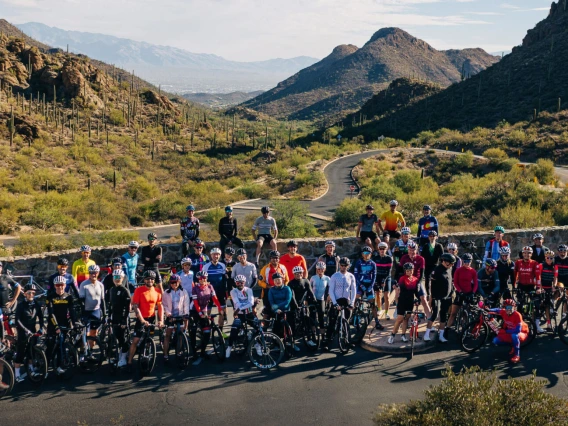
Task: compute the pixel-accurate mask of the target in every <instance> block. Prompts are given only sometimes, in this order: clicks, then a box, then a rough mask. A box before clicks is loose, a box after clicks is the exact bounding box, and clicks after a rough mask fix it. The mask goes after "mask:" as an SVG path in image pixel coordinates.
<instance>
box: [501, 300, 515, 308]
mask: <svg viewBox="0 0 568 426" xmlns="http://www.w3.org/2000/svg"><path fill="white" fill-rule="evenodd" d="M505 306H512V307H513V308H514V307H515V306H517V303H516V302H515V301H514V300H513V299H505V300H504V301H503V307H505Z"/></svg>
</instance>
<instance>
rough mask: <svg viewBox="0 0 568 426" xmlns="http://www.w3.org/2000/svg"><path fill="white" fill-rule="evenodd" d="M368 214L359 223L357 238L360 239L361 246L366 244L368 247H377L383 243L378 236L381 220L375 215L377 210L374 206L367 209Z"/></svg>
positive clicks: (361, 217)
mask: <svg viewBox="0 0 568 426" xmlns="http://www.w3.org/2000/svg"><path fill="white" fill-rule="evenodd" d="M366 210H367V213H366V214H363V215H361V216H360V217H359V223H358V225H357V232H356V235H355V236H356V237H357V238H360V242H361V244H366V245H368V246H373V247H377V244H379V243H380V242H381V239H380V238H379V236H378V234H379V233H380V230H379V224H380V221H379V218H378V217H377V215H376V214H375V208H374V207H373V206H372V205H370V204H369V205H368V206H367V207H366ZM373 227H374V228H376V231H377V232H376V233H375V232H374V231H373Z"/></svg>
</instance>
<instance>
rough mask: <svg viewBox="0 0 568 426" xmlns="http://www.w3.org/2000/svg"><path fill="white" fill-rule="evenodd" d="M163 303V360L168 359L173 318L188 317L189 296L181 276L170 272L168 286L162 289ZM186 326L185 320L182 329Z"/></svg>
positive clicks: (166, 360) (166, 361)
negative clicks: (182, 284) (164, 318)
mask: <svg viewBox="0 0 568 426" xmlns="http://www.w3.org/2000/svg"><path fill="white" fill-rule="evenodd" d="M162 297H163V299H162V300H163V302H162V303H163V305H164V315H165V316H166V327H167V330H166V335H165V337H164V348H163V349H164V362H165V363H168V361H169V353H170V351H169V349H170V339H171V338H172V333H173V331H174V327H175V323H174V321H173V318H175V317H188V316H189V299H190V296H189V294H187V291H185V290H184V289H183V288H182V286H181V278H180V277H179V276H178V275H176V274H172V276H170V288H169V289H167V290H166V291H164V294H163V296H162ZM186 327H187V321H185V322H184V325H183V326H182V330H185V329H186Z"/></svg>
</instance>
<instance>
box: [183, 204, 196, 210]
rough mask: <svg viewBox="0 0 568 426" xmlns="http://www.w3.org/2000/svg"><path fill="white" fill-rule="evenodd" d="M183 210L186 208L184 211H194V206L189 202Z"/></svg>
mask: <svg viewBox="0 0 568 426" xmlns="http://www.w3.org/2000/svg"><path fill="white" fill-rule="evenodd" d="M185 210H186V211H192V212H194V211H195V207H193V204H190V205H189V206H187V207H186V208H185Z"/></svg>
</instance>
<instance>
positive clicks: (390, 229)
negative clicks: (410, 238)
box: [378, 200, 406, 239]
mask: <svg viewBox="0 0 568 426" xmlns="http://www.w3.org/2000/svg"><path fill="white" fill-rule="evenodd" d="M389 205H390V210H387V211H386V212H384V213H383V214H382V215H381V218H380V219H379V223H378V225H379V229H380V230H381V232H382V233H383V238H384V237H385V236H386V235H388V236H389V237H390V238H397V239H399V238H400V231H399V229H402V228H403V227H405V226H406V222H405V221H404V217H403V216H402V213H401V212H399V211H397V210H396V208H397V206H398V201H396V200H392V201H391V202H390V203H389ZM383 221H384V222H385V226H383Z"/></svg>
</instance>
